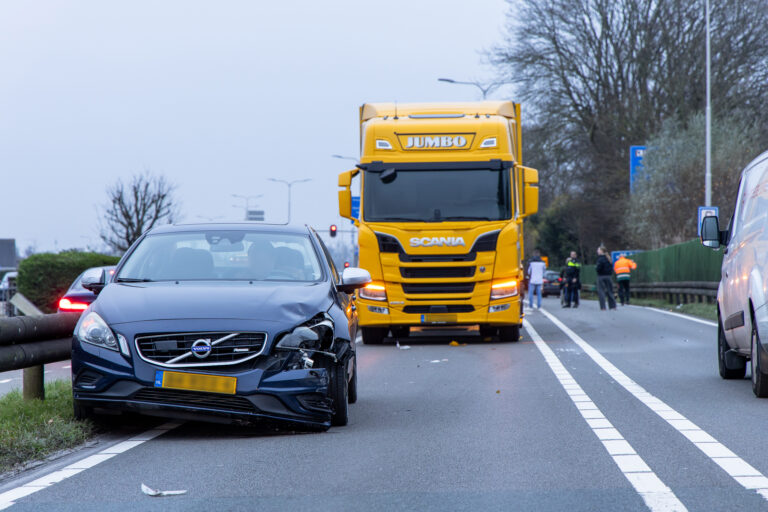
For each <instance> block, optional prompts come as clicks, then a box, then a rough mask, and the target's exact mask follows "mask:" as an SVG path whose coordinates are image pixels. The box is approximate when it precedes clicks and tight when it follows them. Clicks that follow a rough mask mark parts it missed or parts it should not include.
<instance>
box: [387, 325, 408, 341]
mask: <svg viewBox="0 0 768 512" xmlns="http://www.w3.org/2000/svg"><path fill="white" fill-rule="evenodd" d="M390 330H391V331H392V337H393V338H407V337H408V335H409V334H411V328H410V327H408V326H407V325H405V326H402V325H401V326H399V327H390Z"/></svg>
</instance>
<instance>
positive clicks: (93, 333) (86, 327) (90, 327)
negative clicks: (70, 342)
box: [77, 311, 117, 351]
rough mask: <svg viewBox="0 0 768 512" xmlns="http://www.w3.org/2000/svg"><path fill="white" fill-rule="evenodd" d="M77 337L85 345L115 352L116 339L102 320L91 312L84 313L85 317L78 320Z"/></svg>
mask: <svg viewBox="0 0 768 512" xmlns="http://www.w3.org/2000/svg"><path fill="white" fill-rule="evenodd" d="M77 337H78V338H79V339H80V340H81V341H84V342H86V343H90V344H92V345H97V346H99V347H104V348H108V349H110V350H115V351H117V338H115V335H114V333H113V332H112V329H110V328H109V326H108V325H107V322H105V321H104V319H103V318H101V317H100V316H99V315H97V314H96V313H94V312H93V311H91V312H90V313H86V315H85V317H84V318H83V319H82V320H80V326H79V327H78V328H77Z"/></svg>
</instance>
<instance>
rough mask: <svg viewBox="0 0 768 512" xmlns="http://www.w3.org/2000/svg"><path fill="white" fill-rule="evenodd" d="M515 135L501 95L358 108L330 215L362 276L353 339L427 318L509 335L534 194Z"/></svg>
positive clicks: (513, 336) (515, 334)
mask: <svg viewBox="0 0 768 512" xmlns="http://www.w3.org/2000/svg"><path fill="white" fill-rule="evenodd" d="M521 134H522V130H521V125H520V105H519V104H516V103H512V102H508V101H504V102H492V101H487V102H477V103H445V104H437V103H424V104H398V105H396V104H365V105H363V106H362V107H361V108H360V163H359V164H358V165H357V168H356V169H354V170H351V171H347V172H344V173H342V174H340V175H339V186H340V187H342V189H341V190H340V191H339V212H340V214H341V215H342V216H343V217H347V218H350V219H352V220H353V222H354V223H355V225H356V226H357V227H358V230H359V233H358V234H359V236H358V244H359V266H360V267H362V268H365V269H366V270H368V271H369V272H370V273H371V276H372V278H373V282H371V283H370V284H369V285H367V286H366V287H365V288H362V289H360V290H359V291H358V295H357V310H358V314H359V322H360V326H361V328H362V335H363V342H364V343H367V344H379V343H381V342H382V340H383V339H384V338H385V337H386V336H387V334H388V332H389V331H391V332H392V334H393V336H396V337H404V336H406V335H407V334H408V332H409V329H410V327H412V326H434V325H441V326H451V325H462V326H464V325H467V326H470V325H478V326H479V328H480V333H481V335H483V336H492V335H495V334H498V335H499V337H500V338H501V339H502V340H504V341H517V340H518V339H519V337H520V325H521V323H522V317H523V314H522V300H521V296H520V294H521V286H520V284H521V282H522V281H523V267H522V255H523V219H524V218H525V217H527V216H529V215H532V214H534V213H536V211H537V209H538V200H539V196H538V172H537V171H536V170H535V169H530V168H527V167H524V166H523V165H522V148H521ZM358 179H359V180H360V182H359V183H357V180H358ZM353 186H354V187H357V186H359V187H360V189H361V200H360V214H359V218H353V216H352V208H351V204H352V187H353Z"/></svg>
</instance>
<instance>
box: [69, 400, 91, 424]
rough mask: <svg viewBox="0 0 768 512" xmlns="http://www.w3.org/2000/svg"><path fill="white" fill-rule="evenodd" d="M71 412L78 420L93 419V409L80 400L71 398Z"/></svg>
mask: <svg viewBox="0 0 768 512" xmlns="http://www.w3.org/2000/svg"><path fill="white" fill-rule="evenodd" d="M72 413H73V415H74V417H75V419H76V420H79V421H85V420H90V419H93V409H91V408H90V407H86V406H85V405H83V404H82V403H81V402H80V400H72Z"/></svg>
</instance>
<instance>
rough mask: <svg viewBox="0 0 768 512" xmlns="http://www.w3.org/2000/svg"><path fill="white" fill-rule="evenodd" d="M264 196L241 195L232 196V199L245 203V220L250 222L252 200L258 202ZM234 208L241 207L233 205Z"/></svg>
mask: <svg viewBox="0 0 768 512" xmlns="http://www.w3.org/2000/svg"><path fill="white" fill-rule="evenodd" d="M262 195H263V194H259V195H257V196H244V195H241V194H232V197H234V198H235V199H242V200H243V201H245V207H244V208H245V220H248V211H249V210H250V209H251V199H253V200H256V199H258V198H260V197H261V196H262ZM232 207H233V208H239V206H237V205H234V204H233V205H232Z"/></svg>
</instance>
